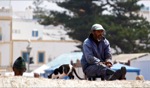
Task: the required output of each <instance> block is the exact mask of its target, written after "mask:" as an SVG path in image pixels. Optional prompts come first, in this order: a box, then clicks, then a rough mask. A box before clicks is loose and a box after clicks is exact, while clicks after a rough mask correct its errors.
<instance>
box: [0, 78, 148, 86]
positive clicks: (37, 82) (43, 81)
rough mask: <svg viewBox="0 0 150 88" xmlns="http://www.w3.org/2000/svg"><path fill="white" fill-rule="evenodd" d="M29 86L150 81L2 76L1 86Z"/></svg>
mask: <svg viewBox="0 0 150 88" xmlns="http://www.w3.org/2000/svg"><path fill="white" fill-rule="evenodd" d="M6 87H10V88H14V87H15V88H27V87H57V88H58V87H65V88H66V87H72V88H73V87H77V88H79V87H80V88H81V87H85V88H87V87H88V88H89V87H90V88H91V87H95V88H97V87H104V88H107V87H111V88H114V87H117V88H135V87H138V88H139V87H141V88H150V81H137V80H130V81H127V80H124V81H123V80H122V81H119V80H116V81H100V80H99V81H88V80H63V79H54V80H52V79H47V78H31V77H21V76H20V77H17V76H0V88H6Z"/></svg>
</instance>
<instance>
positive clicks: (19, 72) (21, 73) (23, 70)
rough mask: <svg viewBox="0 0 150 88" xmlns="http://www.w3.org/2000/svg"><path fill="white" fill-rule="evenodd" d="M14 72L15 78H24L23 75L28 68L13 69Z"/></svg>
mask: <svg viewBox="0 0 150 88" xmlns="http://www.w3.org/2000/svg"><path fill="white" fill-rule="evenodd" d="M13 71H14V73H15V76H22V75H23V73H24V72H25V71H26V68H23V69H17V68H13Z"/></svg>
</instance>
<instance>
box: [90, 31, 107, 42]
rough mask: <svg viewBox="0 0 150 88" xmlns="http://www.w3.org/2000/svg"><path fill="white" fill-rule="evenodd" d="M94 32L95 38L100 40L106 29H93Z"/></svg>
mask: <svg viewBox="0 0 150 88" xmlns="http://www.w3.org/2000/svg"><path fill="white" fill-rule="evenodd" d="M92 34H93V37H94V39H95V40H100V39H101V38H102V37H103V34H104V30H93V32H92Z"/></svg>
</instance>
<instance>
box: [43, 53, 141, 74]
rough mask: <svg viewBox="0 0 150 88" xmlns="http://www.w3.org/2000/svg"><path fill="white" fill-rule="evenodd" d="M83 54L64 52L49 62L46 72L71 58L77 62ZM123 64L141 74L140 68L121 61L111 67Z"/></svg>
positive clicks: (68, 62)
mask: <svg viewBox="0 0 150 88" xmlns="http://www.w3.org/2000/svg"><path fill="white" fill-rule="evenodd" d="M82 54H83V53H82V52H72V53H65V54H62V55H60V56H58V57H57V58H56V59H54V60H53V61H51V62H49V63H48V64H47V66H49V67H50V68H49V69H47V70H45V72H49V71H51V70H54V69H55V68H57V67H59V66H60V65H62V64H70V61H71V60H72V61H73V62H74V63H75V62H76V61H77V60H80V59H81V57H82ZM122 66H124V67H126V69H127V72H136V73H137V74H138V75H139V74H140V69H139V68H135V67H131V66H127V65H123V64H119V63H117V64H114V65H113V67H111V68H112V69H113V70H118V69H120V68H121V67H122Z"/></svg>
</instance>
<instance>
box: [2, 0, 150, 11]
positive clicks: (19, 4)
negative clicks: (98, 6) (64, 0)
mask: <svg viewBox="0 0 150 88" xmlns="http://www.w3.org/2000/svg"><path fill="white" fill-rule="evenodd" d="M43 1H44V4H43V6H44V7H45V8H47V9H50V10H54V9H55V10H64V9H63V8H60V7H58V6H57V4H55V3H52V2H51V3H47V1H46V0H43ZM141 3H144V5H145V6H148V7H150V0H144V1H140V2H139V4H141ZM10 5H11V6H12V8H13V11H24V10H25V8H26V7H28V6H32V7H34V5H33V0H0V6H10Z"/></svg>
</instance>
